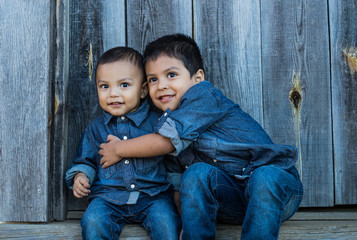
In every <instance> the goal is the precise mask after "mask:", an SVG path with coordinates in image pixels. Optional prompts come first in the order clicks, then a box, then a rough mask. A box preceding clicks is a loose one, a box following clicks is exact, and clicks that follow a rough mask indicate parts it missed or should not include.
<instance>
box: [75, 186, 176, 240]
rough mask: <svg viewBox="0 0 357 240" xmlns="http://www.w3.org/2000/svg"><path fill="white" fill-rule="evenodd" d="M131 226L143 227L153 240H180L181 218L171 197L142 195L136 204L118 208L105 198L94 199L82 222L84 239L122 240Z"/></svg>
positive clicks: (167, 195)
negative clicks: (124, 228)
mask: <svg viewBox="0 0 357 240" xmlns="http://www.w3.org/2000/svg"><path fill="white" fill-rule="evenodd" d="M128 223H135V224H139V225H140V226H142V227H144V228H145V229H146V231H147V232H148V234H149V235H150V239H163V240H171V239H178V238H179V234H180V231H181V222H180V217H179V215H178V212H177V208H176V205H175V203H174V201H173V198H172V196H171V195H170V194H165V193H163V194H159V195H157V196H155V197H150V196H148V195H145V196H141V197H140V198H139V200H138V202H137V203H136V204H134V205H115V204H112V203H110V202H107V201H105V200H104V199H102V198H94V199H93V200H92V201H91V202H90V204H89V206H88V208H87V210H86V211H85V213H84V215H83V217H82V219H81V227H82V237H83V239H84V240H87V239H88V240H89V239H90V240H94V239H115V240H117V239H119V235H120V233H121V232H122V230H123V227H124V226H125V225H126V224H128Z"/></svg>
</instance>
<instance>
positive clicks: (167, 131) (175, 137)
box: [156, 112, 192, 156]
mask: <svg viewBox="0 0 357 240" xmlns="http://www.w3.org/2000/svg"><path fill="white" fill-rule="evenodd" d="M165 114H166V115H165ZM168 115H169V113H168V112H165V113H164V116H165V119H164V121H160V122H159V125H158V127H157V128H156V132H157V133H159V134H160V135H162V136H164V137H167V138H169V139H170V141H171V143H172V144H173V145H174V147H175V149H176V150H175V151H174V152H172V153H170V154H171V155H173V156H177V155H178V154H179V153H180V152H181V151H182V150H183V149H185V148H186V147H187V146H188V145H190V144H191V142H192V141H190V140H186V139H181V138H180V136H179V133H178V132H177V129H176V125H175V122H174V121H173V120H172V119H171V118H169V117H167V116H168Z"/></svg>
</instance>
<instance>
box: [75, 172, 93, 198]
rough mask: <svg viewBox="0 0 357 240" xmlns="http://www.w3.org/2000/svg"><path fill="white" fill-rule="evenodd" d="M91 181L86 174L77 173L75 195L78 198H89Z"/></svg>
mask: <svg viewBox="0 0 357 240" xmlns="http://www.w3.org/2000/svg"><path fill="white" fill-rule="evenodd" d="M89 188H90V185H89V179H88V177H87V176H86V175H85V174H84V173H77V174H76V176H75V177H74V182H73V195H74V196H75V197H76V198H83V197H87V196H88V194H89V193H90V190H89Z"/></svg>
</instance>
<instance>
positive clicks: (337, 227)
mask: <svg viewBox="0 0 357 240" xmlns="http://www.w3.org/2000/svg"><path fill="white" fill-rule="evenodd" d="M241 231H242V227H241V226H237V225H228V224H218V226H217V234H216V239H220V240H223V239H225V240H228V239H229V240H233V239H234V240H237V239H240V235H241ZM356 238H357V221H353V220H352V221H351V220H350V221H346V220H340V221H334V220H331V221H309V220H304V221H294V220H289V221H287V222H284V223H283V224H282V226H281V229H280V232H279V240H283V239H338V240H340V239H343V240H354V239H356ZM0 239H26V240H29V239H36V240H37V239H78V240H80V239H82V237H81V227H80V224H79V220H67V221H64V222H53V223H50V224H14V223H10V224H1V223H0ZM120 239H121V240H148V239H150V238H149V236H148V235H147V233H146V231H145V229H144V228H142V227H140V226H138V225H126V226H125V227H124V229H123V232H122V234H121V235H120Z"/></svg>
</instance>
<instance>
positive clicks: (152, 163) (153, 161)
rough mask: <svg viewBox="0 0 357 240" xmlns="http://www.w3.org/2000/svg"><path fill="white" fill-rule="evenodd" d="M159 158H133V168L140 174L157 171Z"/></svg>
mask: <svg viewBox="0 0 357 240" xmlns="http://www.w3.org/2000/svg"><path fill="white" fill-rule="evenodd" d="M159 162H160V158H158V157H148V158H135V160H134V164H135V170H136V171H137V172H139V173H142V174H145V175H146V174H151V173H155V172H157V171H158V164H159Z"/></svg>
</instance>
